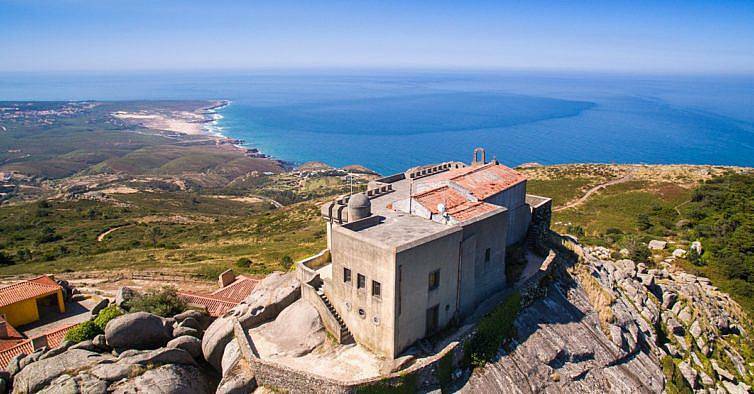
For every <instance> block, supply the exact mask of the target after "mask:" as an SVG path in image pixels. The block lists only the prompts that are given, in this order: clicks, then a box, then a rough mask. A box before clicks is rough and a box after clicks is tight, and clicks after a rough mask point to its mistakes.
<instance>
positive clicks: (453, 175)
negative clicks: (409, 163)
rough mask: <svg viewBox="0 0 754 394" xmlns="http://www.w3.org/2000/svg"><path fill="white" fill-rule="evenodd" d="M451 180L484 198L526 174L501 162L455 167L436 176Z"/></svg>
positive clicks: (514, 183) (515, 182) (521, 178)
mask: <svg viewBox="0 0 754 394" xmlns="http://www.w3.org/2000/svg"><path fill="white" fill-rule="evenodd" d="M438 179H447V180H450V181H453V182H455V183H457V184H458V185H460V186H461V187H463V188H464V189H466V190H468V191H469V192H470V193H471V194H473V195H474V197H476V198H479V199H482V200H483V199H485V198H487V197H490V196H492V195H495V194H497V193H500V192H501V191H503V190H506V189H508V188H510V187H512V186H515V185H517V184H519V183H521V182H523V181H525V180H526V176H524V175H523V174H521V173H519V172H517V171H515V170H514V169H512V168H509V167H506V166H504V165H501V164H495V163H487V164H484V165H481V166H470V167H463V168H456V169H452V170H450V171H447V172H445V173H442V174H440V175H439V176H438Z"/></svg>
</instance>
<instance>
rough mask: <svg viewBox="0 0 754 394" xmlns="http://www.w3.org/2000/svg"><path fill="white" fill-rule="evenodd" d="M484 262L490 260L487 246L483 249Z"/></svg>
mask: <svg viewBox="0 0 754 394" xmlns="http://www.w3.org/2000/svg"><path fill="white" fill-rule="evenodd" d="M484 262H485V263H489V262H490V248H487V250H485V251H484Z"/></svg>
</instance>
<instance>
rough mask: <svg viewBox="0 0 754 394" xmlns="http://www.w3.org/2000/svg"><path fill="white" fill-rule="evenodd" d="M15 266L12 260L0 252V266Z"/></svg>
mask: <svg viewBox="0 0 754 394" xmlns="http://www.w3.org/2000/svg"><path fill="white" fill-rule="evenodd" d="M13 264H16V262H15V261H13V258H12V257H11V256H9V255H7V254H6V253H5V252H4V251H2V250H0V265H13Z"/></svg>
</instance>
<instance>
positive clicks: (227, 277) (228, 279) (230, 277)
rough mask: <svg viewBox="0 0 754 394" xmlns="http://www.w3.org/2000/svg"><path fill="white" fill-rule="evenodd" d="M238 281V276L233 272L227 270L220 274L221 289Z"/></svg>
mask: <svg viewBox="0 0 754 394" xmlns="http://www.w3.org/2000/svg"><path fill="white" fill-rule="evenodd" d="M234 280H236V274H234V273H233V270H226V271H223V273H222V274H220V277H219V278H218V284H219V285H220V288H223V287H225V286H227V285H229V284H231V283H233V281H234Z"/></svg>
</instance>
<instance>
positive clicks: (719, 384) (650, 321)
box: [463, 245, 754, 393]
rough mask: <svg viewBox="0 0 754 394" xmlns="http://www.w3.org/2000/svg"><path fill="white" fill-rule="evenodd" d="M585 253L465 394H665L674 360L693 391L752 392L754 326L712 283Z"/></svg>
mask: <svg viewBox="0 0 754 394" xmlns="http://www.w3.org/2000/svg"><path fill="white" fill-rule="evenodd" d="M576 248H577V249H580V247H579V246H578V245H576ZM581 252H582V253H583V255H584V258H582V259H581V261H580V262H579V263H578V264H577V265H575V266H573V267H572V268H571V269H569V270H568V272H561V276H560V278H559V279H558V280H557V281H555V282H553V283H551V284H550V285H549V287H548V289H547V290H548V291H547V295H546V297H545V298H543V299H541V300H539V301H537V302H535V303H534V304H532V305H531V306H529V307H528V308H526V309H524V310H523V311H522V312H521V313H520V314H519V316H518V318H517V319H516V321H515V326H516V332H517V335H516V337H515V340H514V341H513V342H512V344H511V345H510V346H508V347H507V349H503V350H501V353H500V358H499V359H498V360H497V361H495V362H493V363H490V364H488V365H486V366H485V367H483V368H481V370H480V371H478V372H477V373H474V374H473V375H472V377H471V378H469V380H468V382H467V383H466V385H465V386H464V387H463V391H468V392H476V391H496V390H500V388H502V387H505V388H506V389H505V390H504V391H505V392H514V393H532V392H541V391H551V390H554V391H560V392H583V393H591V392H662V391H663V390H664V389H665V388H666V384H668V377H666V376H664V373H663V370H662V368H661V367H660V365H661V360H663V359H667V360H670V361H671V362H670V364H669V365H674V366H675V368H677V371H678V374H680V376H682V379H683V380H685V381H686V382H685V384H687V385H688V386H689V387H690V388H692V389H694V390H703V391H705V392H718V393H725V392H728V393H733V392H742V393H743V392H750V390H751V387H750V386H749V384H750V382H752V380H754V368H752V367H754V363H752V361H754V360H746V359H745V358H744V356H743V355H742V354H741V351H740V350H741V349H740V345H739V344H741V343H743V342H746V343H747V344H749V345H746V346H751V341H750V340H749V339H748V338H747V337H746V335H747V332H748V330H750V327H751V326H750V323H749V320H748V319H747V317H746V316H745V314H744V313H743V311H742V310H741V308H740V307H739V306H738V304H737V303H735V302H734V301H733V300H732V299H731V298H730V297H729V296H728V295H727V294H725V293H722V292H720V291H719V290H718V289H717V288H715V287H714V286H712V285H711V284H710V281H709V279H707V278H702V277H698V276H694V275H691V274H688V273H685V272H682V271H680V270H677V269H675V268H673V267H672V266H671V265H669V264H667V263H661V264H660V266H659V267H649V266H647V265H646V264H642V263H640V264H636V263H635V262H633V261H631V260H618V261H613V260H612V259H611V257H610V256H612V255H613V254H612V253H610V251H609V250H606V249H605V248H585V249H584V250H581ZM597 256H598V257H597ZM579 270H581V272H583V273H584V274H583V275H579V274H578V272H579ZM571 274H573V275H571ZM723 365H724V366H723ZM673 384H675V383H673Z"/></svg>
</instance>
